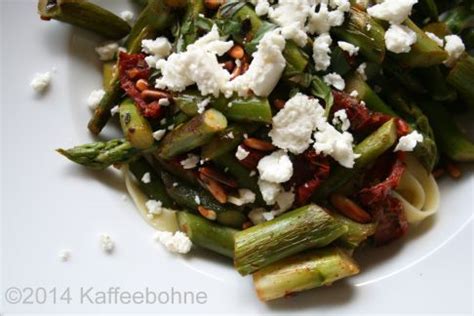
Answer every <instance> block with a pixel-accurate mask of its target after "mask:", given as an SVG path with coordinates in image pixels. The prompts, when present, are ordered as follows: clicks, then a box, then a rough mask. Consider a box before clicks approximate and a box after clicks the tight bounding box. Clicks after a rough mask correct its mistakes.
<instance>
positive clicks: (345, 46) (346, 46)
mask: <svg viewBox="0 0 474 316" xmlns="http://www.w3.org/2000/svg"><path fill="white" fill-rule="evenodd" d="M337 45H338V46H339V47H340V48H341V49H342V50H343V51H345V52H347V53H348V54H349V56H356V55H357V54H358V53H359V47H357V46H355V45H352V44H351V43H348V42H344V41H339V42H337Z"/></svg>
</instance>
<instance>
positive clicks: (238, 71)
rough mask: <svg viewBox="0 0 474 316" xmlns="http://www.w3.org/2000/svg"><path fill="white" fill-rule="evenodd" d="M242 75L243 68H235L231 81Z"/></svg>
mask: <svg viewBox="0 0 474 316" xmlns="http://www.w3.org/2000/svg"><path fill="white" fill-rule="evenodd" d="M241 74H242V66H241V67H235V68H234V71H232V73H231V74H230V80H233V79H235V78H236V77H238V76H240V75H241Z"/></svg>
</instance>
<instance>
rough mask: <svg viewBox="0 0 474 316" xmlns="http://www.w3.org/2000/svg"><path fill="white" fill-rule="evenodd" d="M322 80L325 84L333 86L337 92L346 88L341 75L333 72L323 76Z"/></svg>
mask: <svg viewBox="0 0 474 316" xmlns="http://www.w3.org/2000/svg"><path fill="white" fill-rule="evenodd" d="M323 79H324V82H325V83H327V84H328V85H330V86H333V87H334V88H336V89H337V90H341V91H342V90H344V88H345V87H346V82H345V81H344V79H342V77H341V75H339V74H337V73H335V72H332V73H330V74H327V75H325V76H324V77H323Z"/></svg>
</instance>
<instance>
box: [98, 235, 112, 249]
mask: <svg viewBox="0 0 474 316" xmlns="http://www.w3.org/2000/svg"><path fill="white" fill-rule="evenodd" d="M100 247H101V248H102V250H103V251H104V252H105V253H109V254H110V253H112V252H113V251H114V248H115V243H114V241H113V240H112V238H111V237H110V236H109V235H108V234H101V235H100Z"/></svg>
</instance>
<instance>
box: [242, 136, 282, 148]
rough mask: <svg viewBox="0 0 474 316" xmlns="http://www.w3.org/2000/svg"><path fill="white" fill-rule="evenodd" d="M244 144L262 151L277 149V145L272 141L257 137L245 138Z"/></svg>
mask: <svg viewBox="0 0 474 316" xmlns="http://www.w3.org/2000/svg"><path fill="white" fill-rule="evenodd" d="M244 145H245V146H248V147H250V148H252V149H256V150H260V151H272V150H274V149H275V146H273V145H272V144H271V143H269V142H267V141H264V140H261V139H257V138H246V139H244Z"/></svg>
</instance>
